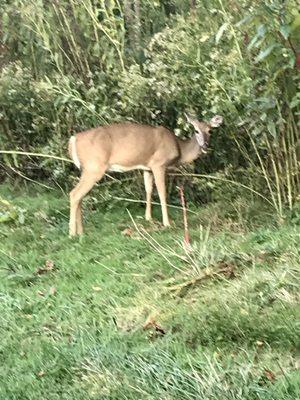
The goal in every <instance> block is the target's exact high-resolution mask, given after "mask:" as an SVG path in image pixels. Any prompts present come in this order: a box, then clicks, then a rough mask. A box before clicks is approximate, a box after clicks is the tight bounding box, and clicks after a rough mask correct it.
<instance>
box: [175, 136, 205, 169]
mask: <svg viewBox="0 0 300 400" xmlns="http://www.w3.org/2000/svg"><path fill="white" fill-rule="evenodd" d="M178 144H179V148H180V154H181V156H180V160H179V163H180V164H188V163H190V162H192V161H194V160H196V158H198V157H199V155H200V153H201V149H200V146H199V144H198V142H197V139H196V136H195V135H194V136H193V137H192V138H191V139H187V140H181V139H178Z"/></svg>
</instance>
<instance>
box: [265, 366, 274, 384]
mask: <svg viewBox="0 0 300 400" xmlns="http://www.w3.org/2000/svg"><path fill="white" fill-rule="evenodd" d="M264 375H265V377H266V378H267V379H268V381H270V382H274V381H275V374H274V372H272V371H270V370H269V369H265V370H264Z"/></svg>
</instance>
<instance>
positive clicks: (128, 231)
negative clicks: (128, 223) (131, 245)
mask: <svg viewBox="0 0 300 400" xmlns="http://www.w3.org/2000/svg"><path fill="white" fill-rule="evenodd" d="M121 233H122V235H124V236H129V237H131V236H132V235H133V233H134V230H133V229H132V228H125V229H124V230H123V231H122V232H121Z"/></svg>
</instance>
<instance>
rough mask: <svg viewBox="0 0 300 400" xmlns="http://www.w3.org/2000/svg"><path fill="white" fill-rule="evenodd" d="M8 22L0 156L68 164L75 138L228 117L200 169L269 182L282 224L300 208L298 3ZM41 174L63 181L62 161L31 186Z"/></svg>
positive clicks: (136, 1) (17, 7) (98, 12)
mask: <svg viewBox="0 0 300 400" xmlns="http://www.w3.org/2000/svg"><path fill="white" fill-rule="evenodd" d="M0 12H1V22H0V31H1V36H2V43H1V49H0V52H1V53H0V56H1V58H0V68H1V76H0V123H1V131H0V147H1V148H2V149H22V150H27V151H29V150H31V151H39V152H43V153H51V154H57V155H61V156H65V151H66V150H65V149H66V142H67V138H68V137H69V136H70V134H71V133H73V132H74V131H77V130H81V129H86V128H89V127H92V126H97V125H99V124H105V123H110V122H112V121H118V120H123V119H133V120H136V121H140V122H146V123H152V124H164V125H165V126H167V127H169V128H171V129H175V131H176V133H177V134H178V135H185V134H188V130H187V129H188V126H187V125H186V122H185V120H184V117H183V113H184V111H189V112H192V113H194V114H196V115H197V116H198V117H203V118H205V117H210V116H211V115H212V114H214V113H219V114H222V115H224V117H225V121H226V123H225V126H224V127H223V128H222V129H221V131H219V133H218V134H216V135H214V137H213V140H212V148H213V152H212V153H211V155H210V156H209V157H208V158H207V159H206V161H205V164H204V163H202V164H201V168H206V170H207V171H208V170H209V171H219V172H222V173H223V174H226V173H229V172H230V173H233V172H234V173H235V179H237V180H238V179H242V176H244V175H245V173H244V172H243V173H242V172H241V171H242V170H243V171H245V170H246V177H247V185H250V186H253V185H259V184H260V186H261V187H262V189H261V190H263V189H264V190H265V193H267V196H268V198H270V200H271V202H272V203H273V205H274V207H275V209H276V210H277V212H278V213H279V214H282V210H283V208H284V206H285V205H288V206H289V207H290V208H292V207H293V205H294V203H295V200H296V199H297V196H299V192H300V175H299V152H300V150H299V146H300V145H299V141H300V134H299V120H298V117H299V108H300V94H299V91H298V90H297V89H299V82H300V78H299V63H300V59H299V54H300V48H299V43H300V33H299V28H300V14H299V12H298V10H297V1H296V0H295V1H294V0H290V1H279V0H268V1H264V2H260V1H257V0H242V1H239V2H237V1H233V0H212V1H206V0H201V1H200V0H198V1H188V0H183V1H179V0H173V1H172V0H164V1H155V0H147V1H144V2H141V1H140V0H125V1H118V0H109V1H104V0H98V1H97V0H83V1H80V2H77V1H75V0H68V1H66V0H60V1H59V2H58V1H51V2H49V1H46V0H38V1H33V0H6V1H4V2H2V5H1V6H0ZM3 160H4V161H3V163H4V164H6V166H7V165H12V166H13V167H14V168H21V167H22V164H23V166H24V159H22V160H21V159H20V158H18V159H16V157H14V158H12V157H10V156H5V157H4V159H3ZM26 165H27V167H28V159H27V160H26ZM29 165H31V164H29ZM41 165H42V166H43V170H42V174H43V176H48V177H51V176H52V177H53V176H55V177H56V179H58V178H59V177H60V178H62V177H64V176H65V166H64V165H63V164H61V163H58V162H57V163H56V164H53V160H46V161H43V162H42V163H40V164H39V165H38V167H39V168H38V170H36V169H34V170H32V171H30V172H29V174H31V175H30V176H38V174H40V167H41ZM54 165H55V167H53V166H54ZM32 168H33V167H32ZM238 171H239V174H238V173H237V172H238ZM27 173H28V170H27ZM243 179H244V178H243ZM249 182H251V183H249ZM253 182H254V183H253ZM261 183H263V185H262V184H261Z"/></svg>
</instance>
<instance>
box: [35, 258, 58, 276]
mask: <svg viewBox="0 0 300 400" xmlns="http://www.w3.org/2000/svg"><path fill="white" fill-rule="evenodd" d="M53 270H54V262H53V261H52V260H47V261H46V262H45V266H44V267H39V268H38V269H37V270H36V271H35V275H42V274H46V273H47V272H49V271H53Z"/></svg>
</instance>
